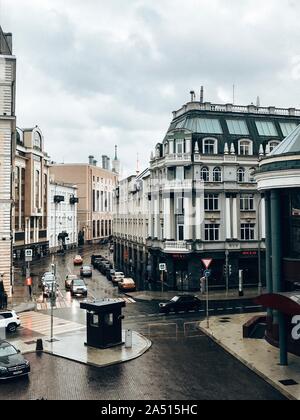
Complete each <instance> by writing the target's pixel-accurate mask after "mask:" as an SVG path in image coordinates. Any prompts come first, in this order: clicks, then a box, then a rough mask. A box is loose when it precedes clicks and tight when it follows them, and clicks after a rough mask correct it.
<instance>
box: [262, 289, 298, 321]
mask: <svg viewBox="0 0 300 420" xmlns="http://www.w3.org/2000/svg"><path fill="white" fill-rule="evenodd" d="M255 302H256V303H257V304H258V305H262V306H264V307H265V308H270V309H274V310H277V311H280V312H282V313H283V314H285V315H291V316H295V315H300V293H299V294H296V293H269V294H265V295H261V296H259V297H257V298H256V299H255Z"/></svg>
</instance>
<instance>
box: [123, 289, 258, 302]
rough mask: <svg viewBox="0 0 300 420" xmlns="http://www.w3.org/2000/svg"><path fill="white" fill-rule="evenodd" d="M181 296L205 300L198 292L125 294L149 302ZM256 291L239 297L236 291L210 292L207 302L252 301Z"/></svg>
mask: <svg viewBox="0 0 300 420" xmlns="http://www.w3.org/2000/svg"><path fill="white" fill-rule="evenodd" d="M182 294H188V295H191V294H194V295H196V296H198V298H199V299H200V300H206V295H202V294H201V293H200V292H180V291H174V292H170V291H168V292H161V291H149V290H146V291H139V292H130V293H126V295H127V296H129V297H132V298H133V299H135V300H137V301H139V300H140V301H151V300H161V301H164V300H170V299H172V298H173V297H174V296H176V295H182ZM258 294H259V293H258V289H257V288H253V289H245V290H244V296H242V297H240V296H239V293H238V290H236V289H234V290H230V291H229V292H228V294H226V292H225V291H210V292H209V300H211V301H212V300H217V301H220V300H242V299H254V298H256V297H257V296H258Z"/></svg>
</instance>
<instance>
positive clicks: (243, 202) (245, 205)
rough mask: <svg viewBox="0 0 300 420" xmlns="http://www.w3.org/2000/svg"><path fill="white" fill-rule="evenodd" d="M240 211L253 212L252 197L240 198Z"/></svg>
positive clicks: (247, 195)
mask: <svg viewBox="0 0 300 420" xmlns="http://www.w3.org/2000/svg"><path fill="white" fill-rule="evenodd" d="M240 209H241V210H242V211H249V210H254V195H253V194H242V195H241V198H240Z"/></svg>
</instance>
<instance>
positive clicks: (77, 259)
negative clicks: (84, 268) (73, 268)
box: [73, 255, 83, 265]
mask: <svg viewBox="0 0 300 420" xmlns="http://www.w3.org/2000/svg"><path fill="white" fill-rule="evenodd" d="M73 262H74V265H81V264H83V259H82V256H81V255H76V256H75V257H74V260H73Z"/></svg>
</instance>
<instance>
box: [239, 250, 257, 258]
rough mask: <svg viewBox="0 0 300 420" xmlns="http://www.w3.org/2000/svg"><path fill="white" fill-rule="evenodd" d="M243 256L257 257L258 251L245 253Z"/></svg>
mask: <svg viewBox="0 0 300 420" xmlns="http://www.w3.org/2000/svg"><path fill="white" fill-rule="evenodd" d="M242 255H244V256H245V257H256V256H257V251H243V252H242Z"/></svg>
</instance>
